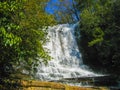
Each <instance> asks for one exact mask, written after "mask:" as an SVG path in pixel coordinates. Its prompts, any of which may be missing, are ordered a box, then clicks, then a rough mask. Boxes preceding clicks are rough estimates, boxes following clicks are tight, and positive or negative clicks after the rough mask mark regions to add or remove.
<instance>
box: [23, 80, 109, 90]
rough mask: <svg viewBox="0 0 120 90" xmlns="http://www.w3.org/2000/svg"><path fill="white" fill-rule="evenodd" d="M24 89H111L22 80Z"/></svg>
mask: <svg viewBox="0 0 120 90" xmlns="http://www.w3.org/2000/svg"><path fill="white" fill-rule="evenodd" d="M21 86H22V87H23V90H109V89H108V88H106V87H76V86H69V85H65V84H60V83H54V82H40V81H21Z"/></svg>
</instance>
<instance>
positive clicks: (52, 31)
mask: <svg viewBox="0 0 120 90" xmlns="http://www.w3.org/2000/svg"><path fill="white" fill-rule="evenodd" d="M75 26H76V24H73V25H70V24H62V25H56V26H53V27H49V28H48V36H49V39H50V40H49V42H47V44H46V45H45V46H44V47H45V48H48V49H49V51H50V56H52V57H53V59H52V60H51V61H49V62H48V65H47V66H45V65H44V64H43V63H41V64H40V65H39V66H38V72H37V74H36V77H37V78H38V79H40V80H59V79H62V78H74V77H82V76H96V75H97V74H94V73H93V72H91V71H89V70H88V69H87V67H86V66H85V65H84V64H83V61H82V58H81V53H80V51H79V49H78V46H77V42H76V39H75V36H74V29H75Z"/></svg>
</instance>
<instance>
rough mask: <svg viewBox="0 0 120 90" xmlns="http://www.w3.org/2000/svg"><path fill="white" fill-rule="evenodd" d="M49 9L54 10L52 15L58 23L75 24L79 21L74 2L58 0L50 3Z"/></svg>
mask: <svg viewBox="0 0 120 90" xmlns="http://www.w3.org/2000/svg"><path fill="white" fill-rule="evenodd" d="M48 7H49V8H51V9H52V8H54V11H53V15H54V16H55V18H56V20H57V22H58V23H75V22H77V21H79V12H78V10H77V7H76V2H75V0H58V1H57V2H52V3H50V5H49V4H48Z"/></svg>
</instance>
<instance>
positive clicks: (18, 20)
mask: <svg viewBox="0 0 120 90" xmlns="http://www.w3.org/2000/svg"><path fill="white" fill-rule="evenodd" d="M47 2H48V0H43V1H41V0H20V1H19V0H11V1H9V0H8V1H1V2H0V16H1V17H0V51H1V54H0V70H2V71H0V77H8V76H10V74H11V73H14V72H16V71H18V69H21V68H22V69H24V70H28V71H29V74H33V72H34V70H35V67H36V66H37V65H38V62H39V61H40V60H39V59H40V58H41V60H42V61H43V62H45V63H47V62H48V60H50V56H49V55H48V53H47V51H46V50H45V49H44V48H43V45H44V44H45V42H46V41H47V38H46V35H47V31H46V30H45V28H47V26H49V25H53V24H55V20H54V17H53V16H52V15H48V14H47V13H46V12H45V10H44V9H45V6H46V3H47ZM43 28H44V29H43ZM42 61H41V62H42Z"/></svg>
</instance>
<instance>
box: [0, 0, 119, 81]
mask: <svg viewBox="0 0 120 90" xmlns="http://www.w3.org/2000/svg"><path fill="white" fill-rule="evenodd" d="M51 1H52V0H42V1H41V0H1V1H0V81H4V80H5V79H9V78H15V77H16V75H17V74H21V73H22V71H23V70H25V71H27V72H28V75H29V76H32V77H33V78H34V73H35V72H36V67H37V66H38V63H41V62H44V63H45V64H47V62H49V60H51V58H52V57H51V56H50V55H49V53H48V52H47V51H46V50H45V49H44V48H43V45H44V44H45V43H46V42H47V41H48V40H49V38H47V34H48V32H47V30H46V29H47V28H48V26H54V25H57V24H65V23H69V24H73V23H77V22H78V23H79V25H78V27H77V28H76V38H77V42H78V45H79V49H80V51H81V52H82V58H83V61H84V63H85V64H86V65H88V66H90V67H91V68H92V69H93V70H94V71H96V72H102V73H107V74H112V75H115V76H117V77H118V79H120V77H119V76H120V72H119V71H120V47H119V46H120V0H58V1H57V2H54V1H53V2H52V3H51ZM48 8H53V10H48ZM78 33H80V37H79V35H77V34H78ZM39 58H41V61H40V60H39Z"/></svg>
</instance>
